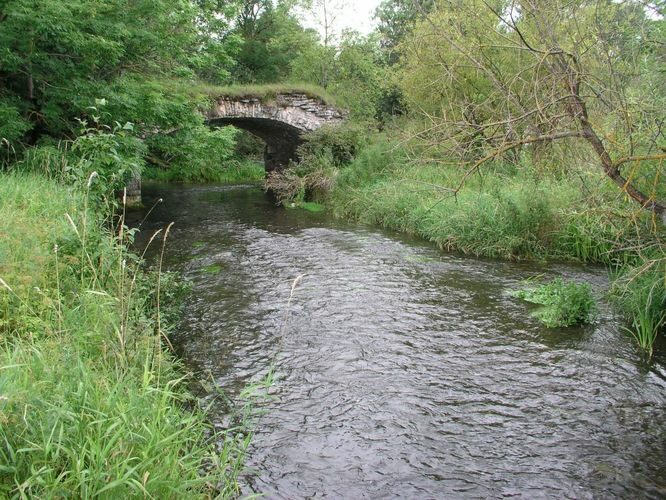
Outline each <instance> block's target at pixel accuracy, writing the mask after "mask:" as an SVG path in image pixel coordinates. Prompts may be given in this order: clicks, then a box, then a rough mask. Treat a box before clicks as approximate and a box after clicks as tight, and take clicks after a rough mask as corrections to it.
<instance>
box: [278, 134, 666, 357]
mask: <svg viewBox="0 0 666 500" xmlns="http://www.w3.org/2000/svg"><path fill="white" fill-rule="evenodd" d="M325 149H326V148H325V147H324V148H323V149H322V150H325ZM319 158H320V159H321V155H320V156H319ZM415 158H416V160H417V161H415ZM310 163H311V165H312V166H311V168H308V165H307V164H306V165H301V166H300V167H299V168H300V170H301V171H303V172H305V173H304V174H301V177H300V178H301V180H302V181H304V182H309V185H310V186H313V187H314V188H316V186H318V185H333V186H334V187H333V189H332V190H331V192H330V193H329V195H328V201H327V203H328V205H329V207H330V208H331V209H332V210H333V211H334V213H335V214H336V215H338V216H340V217H345V218H350V219H353V220H357V221H361V222H365V223H370V224H377V225H381V226H383V227H387V228H390V229H394V230H397V231H401V232H407V233H411V234H415V235H418V236H420V237H422V238H424V239H426V240H428V241H432V242H433V243H435V244H437V245H438V246H439V247H440V248H442V249H444V250H447V251H454V252H461V253H465V254H470V255H475V256H482V257H491V258H501V259H511V260H517V259H526V260H530V259H531V260H545V259H551V260H564V261H578V262H587V263H598V264H604V265H607V266H609V268H610V269H611V271H612V273H613V276H614V286H613V298H614V300H616V302H617V303H618V304H619V306H620V307H621V308H622V309H623V310H624V311H626V313H627V315H628V317H629V321H630V325H629V330H630V331H631V333H632V334H633V335H634V336H636V338H637V339H638V341H639V344H640V345H641V346H643V347H645V349H646V350H647V351H649V352H651V349H652V345H653V343H654V341H655V338H656V337H657V335H658V333H659V332H662V331H663V329H664V326H665V325H666V243H665V242H666V230H665V229H664V227H663V225H661V224H659V222H658V221H656V220H655V218H654V217H651V216H650V215H649V213H648V212H647V211H644V210H641V209H640V207H638V206H637V204H635V203H634V202H632V201H630V200H627V199H626V198H625V197H623V196H622V193H621V192H620V191H618V189H617V187H616V186H614V185H611V184H610V183H609V182H608V181H607V179H606V178H605V176H604V174H603V172H600V171H599V170H598V169H595V168H590V169H587V170H586V169H577V170H576V171H575V174H561V173H560V174H557V173H556V172H544V171H543V170H539V169H536V168H534V167H531V166H530V165H529V163H528V162H521V164H519V165H515V164H513V165H508V164H504V163H500V162H495V163H494V164H492V165H490V164H489V165H486V166H484V168H483V170H482V171H481V173H480V174H475V175H472V176H470V177H469V178H467V180H466V181H465V184H464V187H463V188H462V189H460V190H459V191H457V192H455V193H454V192H453V189H452V188H456V187H457V186H459V185H460V182H461V177H462V175H461V172H462V171H461V169H460V167H457V166H455V165H443V164H441V163H437V164H435V163H428V162H425V161H423V155H419V154H417V155H416V156H415V155H414V152H413V151H410V152H408V151H407V150H406V148H405V147H403V146H401V145H399V144H398V143H397V142H394V141H391V140H387V139H386V138H383V137H381V136H380V137H377V138H375V140H374V141H373V142H372V144H370V145H367V146H365V147H363V148H361V150H360V152H359V153H358V154H356V157H355V159H354V160H353V161H351V162H349V163H348V164H342V163H340V162H338V163H337V164H336V163H334V162H331V161H330V160H326V161H325V162H324V163H327V164H328V167H326V165H324V166H322V164H321V162H317V161H312V162H310ZM558 171H560V172H561V170H558ZM309 176H312V177H314V178H315V180H314V181H309V180H308V179H309ZM326 176H328V177H329V180H328V181H327V182H323V181H321V180H320V179H321V178H322V177H326ZM284 178H285V179H287V180H288V177H284ZM330 179H334V182H332V181H331V180H330ZM291 184H294V185H295V183H293V182H292V183H291ZM303 189H305V188H301V191H303Z"/></svg>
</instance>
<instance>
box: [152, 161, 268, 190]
mask: <svg viewBox="0 0 666 500" xmlns="http://www.w3.org/2000/svg"><path fill="white" fill-rule="evenodd" d="M265 176H266V170H265V169H264V166H263V165H262V164H261V163H258V162H256V161H251V160H245V161H238V162H237V161H232V162H230V163H229V164H228V165H226V166H221V167H220V168H219V169H216V170H214V171H210V170H206V171H200V172H197V171H195V170H187V169H177V168H173V169H167V170H163V169H160V168H155V167H151V168H147V169H145V170H144V173H143V178H144V179H147V180H155V181H158V182H182V183H186V184H187V183H193V184H196V183H204V182H213V183H219V184H243V183H247V182H259V181H262V180H263V179H264V178H265Z"/></svg>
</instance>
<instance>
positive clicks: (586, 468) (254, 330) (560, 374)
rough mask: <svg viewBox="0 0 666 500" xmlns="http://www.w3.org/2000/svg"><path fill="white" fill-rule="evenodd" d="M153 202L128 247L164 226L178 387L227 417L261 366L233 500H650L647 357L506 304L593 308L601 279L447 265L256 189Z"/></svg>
mask: <svg viewBox="0 0 666 500" xmlns="http://www.w3.org/2000/svg"><path fill="white" fill-rule="evenodd" d="M158 198H162V199H163V202H162V203H160V204H158V205H157V206H156V207H155V209H154V210H153V211H152V212H151V213H150V215H149V216H148V218H147V220H146V221H145V222H143V224H142V226H141V229H142V235H143V236H141V237H140V239H139V244H141V241H143V242H145V240H146V238H147V237H148V236H150V234H151V233H152V232H153V231H154V230H155V229H157V228H160V227H165V226H166V225H167V224H168V223H170V222H175V225H174V226H173V228H172V230H171V233H170V235H169V243H168V245H167V253H166V259H165V267H166V268H167V269H172V270H176V271H179V272H182V273H184V274H185V276H187V278H189V279H190V280H191V281H192V283H193V291H192V293H191V294H190V296H189V297H188V298H187V299H186V304H185V317H184V320H183V321H182V324H181V325H180V327H179V329H178V331H177V332H176V333H175V334H174V335H173V339H172V340H173V342H174V343H175V345H176V346H177V349H178V352H179V353H180V355H181V356H182V358H183V359H184V362H185V363H186V365H187V367H188V368H189V369H190V370H192V371H194V372H195V373H197V374H198V376H199V377H200V378H201V379H202V380H214V381H215V383H216V384H218V385H219V386H220V387H221V388H222V389H223V390H224V391H225V392H226V393H227V394H229V395H230V397H231V398H232V399H233V398H234V397H236V396H237V395H238V394H239V392H240V391H241V390H242V388H243V387H244V386H245V385H246V384H247V383H249V382H251V381H253V380H257V379H258V378H261V377H262V376H263V375H265V374H266V373H267V372H268V370H269V368H270V367H271V365H274V366H275V376H276V380H275V383H274V385H273V387H272V388H271V394H272V398H271V399H269V400H268V401H267V402H266V403H264V404H263V409H264V410H265V413H264V414H263V415H262V416H261V417H260V418H259V419H258V421H257V429H256V435H255V438H254V441H253V443H252V446H251V450H250V454H249V457H248V463H247V465H248V466H249V467H250V469H251V470H252V471H253V472H252V473H249V474H247V476H246V477H244V478H243V493H244V494H252V493H254V492H257V493H263V494H264V495H265V496H266V497H267V498H319V497H327V498H349V499H360V498H396V497H402V498H419V499H421V498H438V499H439V498H479V497H483V498H488V497H490V498H496V497H511V496H515V497H519V498H542V497H546V498H609V497H622V498H666V363H665V362H664V359H665V357H664V354H663V348H662V349H661V352H658V353H657V356H656V361H655V362H653V363H652V364H646V363H645V362H644V361H642V360H641V357H640V356H639V354H638V353H637V351H636V349H635V347H634V345H633V343H632V341H631V339H630V338H629V337H628V336H627V334H626V333H625V332H623V331H622V329H621V324H622V323H621V321H620V318H617V317H615V316H614V315H613V313H612V311H611V310H610V309H609V307H608V306H607V305H604V304H603V303H602V305H601V311H600V313H599V319H598V321H597V322H596V323H595V324H594V325H593V326H589V327H585V328H570V329H546V328H544V327H542V326H541V325H540V324H539V322H538V321H537V320H536V319H534V318H533V317H532V316H530V314H529V312H530V311H531V310H532V307H531V306H530V305H528V304H526V303H524V302H521V301H520V300H518V299H516V298H514V297H512V296H511V294H510V292H511V291H512V290H515V289H517V288H520V287H521V286H523V285H524V283H523V280H525V279H528V278H531V277H534V276H536V275H541V276H542V277H543V278H552V277H556V276H563V277H565V278H570V279H575V280H578V281H587V282H589V283H591V284H592V285H593V287H594V289H595V291H596V293H597V294H599V295H600V296H601V295H602V294H603V292H604V290H605V289H606V287H607V286H608V280H607V276H606V273H605V271H604V270H603V269H598V268H583V267H575V266H567V265H559V264H550V265H538V264H534V263H508V262H498V261H490V260H477V259H472V258H468V257H461V256H456V255H450V254H444V253H442V252H440V251H439V250H438V249H436V248H435V247H433V246H432V245H429V244H427V243H423V242H420V241H418V240H415V239H410V238H408V237H405V236H401V235H397V234H394V233H389V232H386V231H382V230H379V229H377V228H373V227H367V226H361V225H355V224H350V223H346V222H341V221H338V220H335V219H332V218H331V217H330V216H329V215H326V214H324V213H308V212H305V211H302V210H285V209H280V208H276V207H274V206H273V204H272V202H271V201H270V200H269V199H268V198H267V197H266V196H265V195H264V194H263V193H262V192H261V190H259V189H258V188H257V187H252V186H245V187H238V186H236V187H220V186H205V187H173V186H171V187H168V186H159V185H153V186H146V188H145V190H144V202H145V203H146V205H147V206H148V207H150V206H151V205H152V204H153V203H154V202H155V200H157V199H158ZM137 216H138V217H139V218H140V217H141V214H138V215H137ZM298 276H302V277H301V279H300V280H299V282H298V283H297V284H296V286H295V288H294V291H293V296H292V297H291V301H290V300H289V298H290V294H291V289H292V283H293V281H294V279H295V278H297V277H298ZM211 414H212V418H213V420H214V421H215V423H216V424H217V425H219V426H221V425H224V423H225V422H224V416H223V409H222V407H221V406H219V407H217V406H216V404H215V403H213V407H212V409H211Z"/></svg>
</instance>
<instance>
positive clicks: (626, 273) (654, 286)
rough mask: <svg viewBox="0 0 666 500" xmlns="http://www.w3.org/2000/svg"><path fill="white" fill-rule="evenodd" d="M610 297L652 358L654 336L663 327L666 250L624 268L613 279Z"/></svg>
mask: <svg viewBox="0 0 666 500" xmlns="http://www.w3.org/2000/svg"><path fill="white" fill-rule="evenodd" d="M613 295H614V297H615V298H616V300H617V301H618V303H619V304H620V306H621V307H622V309H623V310H624V311H625V312H627V313H628V315H629V316H630V318H631V328H630V329H629V332H630V333H631V334H632V335H633V336H634V338H636V341H637V342H638V345H639V346H640V347H641V348H642V349H644V350H645V351H646V353H647V354H648V356H652V349H653V345H654V343H655V341H656V339H657V336H658V335H659V332H663V330H664V328H666V251H664V249H663V248H662V249H661V251H652V252H650V253H649V254H648V255H645V256H644V257H643V258H642V259H641V260H639V261H638V262H636V263H635V264H634V265H631V266H626V267H624V268H623V269H622V270H621V271H620V273H619V276H618V277H617V279H616V280H615V283H614V286H613Z"/></svg>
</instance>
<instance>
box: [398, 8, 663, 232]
mask: <svg viewBox="0 0 666 500" xmlns="http://www.w3.org/2000/svg"><path fill="white" fill-rule="evenodd" d="M663 29H664V21H663V17H662V18H660V19H652V18H650V17H649V16H648V15H647V14H646V11H645V9H644V8H643V6H642V4H641V3H638V2H633V1H623V2H616V1H612V0H599V1H587V0H578V1H575V2H570V1H566V2H565V1H563V0H562V1H560V0H552V1H548V2H545V1H538V0H523V1H519V2H518V1H500V0H495V1H491V0H471V1H464V2H463V1H460V0H450V1H442V2H440V3H438V4H437V6H436V9H435V10H434V11H433V12H432V13H430V14H427V15H425V16H424V19H423V20H422V21H420V22H418V23H417V25H416V28H415V30H414V32H413V33H412V34H411V35H409V36H408V37H407V38H406V40H405V42H404V43H403V45H402V46H401V53H402V55H403V63H402V71H401V75H400V84H401V88H402V90H403V92H404V93H405V95H406V96H407V98H408V100H409V102H410V104H411V106H412V108H413V109H415V110H417V112H418V113H420V114H421V115H422V116H423V117H424V118H425V119H426V120H427V122H428V123H429V126H428V127H427V128H426V129H425V130H424V131H423V132H422V134H421V135H422V137H424V138H428V140H429V141H430V144H431V145H432V146H433V148H435V147H436V148H439V149H440V153H441V154H442V155H443V156H446V157H447V161H450V159H451V158H458V159H459V160H461V161H464V162H466V163H467V165H468V168H467V172H466V175H465V177H467V176H469V175H471V174H472V173H474V172H476V171H477V170H478V169H479V168H480V167H481V165H483V164H484V163H485V162H487V161H489V160H492V159H494V158H497V157H498V156H501V155H503V154H506V153H508V152H511V151H514V152H515V151H518V150H520V148H522V147H527V146H528V145H530V147H533V146H534V145H541V146H543V145H548V144H555V143H562V144H563V146H564V147H567V148H569V147H576V148H580V147H581V144H584V145H585V147H586V149H585V150H586V151H588V152H590V153H592V154H593V155H594V156H595V157H596V164H597V165H598V166H600V167H601V168H602V170H603V172H604V173H605V174H606V176H607V177H608V179H610V180H611V181H612V182H613V183H615V184H616V185H617V186H618V187H619V188H620V189H621V190H622V191H623V192H624V193H626V195H628V196H629V197H630V198H632V199H634V200H635V201H637V202H638V203H640V205H641V206H642V207H643V208H645V209H647V210H651V211H652V212H653V213H655V214H656V215H658V216H660V217H662V218H663V219H664V220H665V221H666V204H665V203H664V202H663V201H661V200H659V199H658V196H659V195H660V193H661V195H662V196H663V195H664V193H663V190H662V191H660V189H661V185H660V182H662V178H663V175H664V173H663V161H664V159H666V154H665V152H664V151H663V141H664V130H663V123H664V120H665V116H664V107H663V103H664V98H665V96H666V92H664V90H665V89H664V85H663V79H661V80H660V79H659V78H658V76H655V73H654V72H655V69H656V68H658V67H659V64H660V62H661V63H663V55H662V54H661V52H662V51H661V50H660V48H661V49H663ZM645 70H648V71H650V72H652V76H649V77H648V78H644V77H643V76H642V72H643V71H645ZM442 149H443V151H442ZM588 156H589V155H588Z"/></svg>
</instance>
